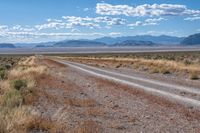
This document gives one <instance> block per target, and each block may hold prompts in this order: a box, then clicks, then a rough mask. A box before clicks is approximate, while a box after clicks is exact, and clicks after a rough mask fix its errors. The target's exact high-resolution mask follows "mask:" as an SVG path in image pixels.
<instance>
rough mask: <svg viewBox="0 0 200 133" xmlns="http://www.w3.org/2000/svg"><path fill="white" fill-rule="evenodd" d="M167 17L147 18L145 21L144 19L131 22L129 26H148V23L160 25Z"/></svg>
mask: <svg viewBox="0 0 200 133" xmlns="http://www.w3.org/2000/svg"><path fill="white" fill-rule="evenodd" d="M164 20H167V19H164V18H150V19H146V20H145V21H144V22H142V21H136V22H135V23H132V24H129V25H128V26H129V27H135V26H147V25H158V23H159V22H160V21H164Z"/></svg>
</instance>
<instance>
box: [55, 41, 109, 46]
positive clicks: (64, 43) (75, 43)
mask: <svg viewBox="0 0 200 133" xmlns="http://www.w3.org/2000/svg"><path fill="white" fill-rule="evenodd" d="M53 46H54V47H101V46H106V44H105V43H103V42H97V41H91V40H68V41H61V42H57V43H55V44H54V45H53Z"/></svg>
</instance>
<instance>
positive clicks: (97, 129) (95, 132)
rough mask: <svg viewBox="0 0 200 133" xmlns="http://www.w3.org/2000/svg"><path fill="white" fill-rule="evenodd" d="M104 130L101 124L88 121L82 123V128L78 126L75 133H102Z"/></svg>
mask: <svg viewBox="0 0 200 133" xmlns="http://www.w3.org/2000/svg"><path fill="white" fill-rule="evenodd" d="M102 132H103V128H102V127H101V125H100V123H98V122H96V121H93V120H87V121H83V122H81V124H80V126H78V127H77V128H76V129H75V131H74V133H102Z"/></svg>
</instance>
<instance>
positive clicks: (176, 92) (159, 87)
mask: <svg viewBox="0 0 200 133" xmlns="http://www.w3.org/2000/svg"><path fill="white" fill-rule="evenodd" d="M58 62H60V63H63V64H66V65H68V66H70V67H73V68H76V69H77V70H79V71H84V72H86V73H89V74H92V75H94V76H97V77H101V78H104V79H108V80H112V81H115V82H119V83H122V84H125V85H130V86H132V87H136V88H138V89H143V90H145V91H147V92H149V93H151V94H154V95H158V96H162V97H165V98H167V99H168V100H174V102H179V103H181V104H187V105H188V106H192V107H196V108H197V109H200V101H199V100H200V99H199V98H200V88H192V87H185V86H179V85H175V84H169V83H166V82H161V81H156V80H151V79H147V78H144V77H143V78H141V77H133V76H131V75H125V74H121V73H119V72H113V71H108V70H104V69H100V68H95V67H92V66H88V65H84V64H80V63H74V62H69V61H58ZM183 94H184V95H183ZM192 94H193V95H192ZM192 96H193V97H194V98H193V97H192ZM195 98H196V99H195Z"/></svg>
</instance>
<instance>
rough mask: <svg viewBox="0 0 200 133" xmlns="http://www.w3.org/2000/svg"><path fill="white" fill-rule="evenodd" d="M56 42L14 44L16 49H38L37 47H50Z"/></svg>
mask: <svg viewBox="0 0 200 133" xmlns="http://www.w3.org/2000/svg"><path fill="white" fill-rule="evenodd" d="M55 43H56V42H38V43H16V44H15V46H17V47H32V48H33V47H38V46H42V45H43V46H45V47H48V46H52V45H53V44H55Z"/></svg>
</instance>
